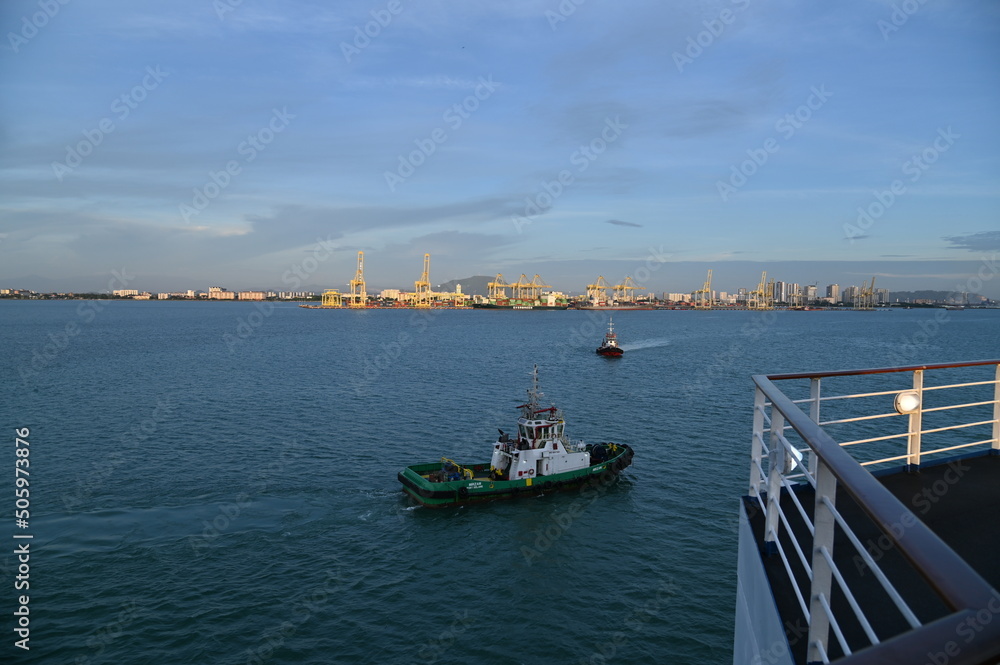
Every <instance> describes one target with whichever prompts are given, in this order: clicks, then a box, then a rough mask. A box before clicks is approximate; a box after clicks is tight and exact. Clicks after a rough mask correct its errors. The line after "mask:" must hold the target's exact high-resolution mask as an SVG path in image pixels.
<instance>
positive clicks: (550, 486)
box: [542, 480, 556, 491]
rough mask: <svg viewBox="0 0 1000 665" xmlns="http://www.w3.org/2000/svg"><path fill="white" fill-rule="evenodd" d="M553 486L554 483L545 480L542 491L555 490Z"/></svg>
mask: <svg viewBox="0 0 1000 665" xmlns="http://www.w3.org/2000/svg"><path fill="white" fill-rule="evenodd" d="M555 486H556V484H555V483H554V482H552V481H551V480H546V481H545V484H544V485H542V489H544V490H546V491H548V490H552V489H555Z"/></svg>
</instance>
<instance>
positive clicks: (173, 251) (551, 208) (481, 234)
mask: <svg viewBox="0 0 1000 665" xmlns="http://www.w3.org/2000/svg"><path fill="white" fill-rule="evenodd" d="M0 28H2V32H3V35H4V36H5V37H4V39H3V40H0V49H2V50H3V53H2V57H0V72H2V75H3V81H4V88H5V95H4V102H3V104H2V105H0V121H2V123H3V126H4V127H5V130H4V132H3V134H2V135H0V140H2V141H3V146H4V150H3V151H0V169H2V170H3V174H4V178H3V179H2V180H0V192H2V193H3V202H2V203H0V284H2V285H4V286H6V287H9V288H28V289H32V290H39V291H70V290H87V289H94V288H98V287H99V286H100V285H101V284H106V283H107V281H108V279H109V276H110V275H111V273H112V271H126V272H128V273H130V274H134V275H135V281H134V282H133V284H135V285H136V288H142V289H143V290H164V291H179V290H184V289H188V288H192V287H194V286H195V285H197V284H202V285H207V284H216V283H227V284H230V285H231V287H230V288H233V289H241V290H242V289H267V290H299V289H300V288H301V289H306V288H309V289H314V290H321V289H325V288H338V289H341V290H343V288H344V285H346V283H347V281H348V280H349V279H350V278H351V277H352V276H353V272H354V266H353V256H354V255H355V254H356V252H357V251H359V250H360V251H364V252H365V253H366V260H367V261H369V262H370V263H369V265H367V266H366V268H367V270H366V272H367V273H368V279H369V281H370V283H371V284H372V285H373V288H407V287H408V285H409V284H412V282H413V280H415V279H417V278H418V277H419V276H420V261H421V257H422V255H423V254H424V253H425V252H429V253H431V255H432V256H433V264H432V268H431V280H432V282H434V283H441V282H444V281H448V280H452V279H462V278H466V277H469V276H473V275H493V274H496V273H503V274H504V275H505V276H507V277H508V279H516V278H517V276H519V275H520V274H521V273H525V274H527V275H529V276H531V275H534V274H536V273H537V274H540V275H541V276H542V277H543V278H544V279H545V280H546V282H547V283H549V284H552V285H553V286H554V287H555V288H556V289H558V290H562V291H566V292H574V291H576V290H579V289H580V288H581V287H583V286H584V285H586V284H587V283H590V282H591V281H592V280H593V279H594V278H596V276H597V275H601V274H603V275H605V276H606V277H607V278H608V279H609V280H614V281H617V280H620V279H622V278H623V277H624V276H625V275H633V276H635V275H636V273H637V271H640V270H642V269H643V267H644V266H646V265H647V263H648V262H649V261H650V257H657V258H656V259H655V261H656V269H655V270H653V269H652V268H647V270H648V271H649V272H650V276H649V279H648V280H639V281H641V282H643V283H644V285H646V286H648V287H649V288H650V290H653V291H655V292H662V291H690V290H692V289H697V288H700V287H701V284H702V282H703V281H704V278H705V272H706V270H707V269H708V268H712V269H713V270H714V271H715V275H716V278H715V279H716V280H718V283H719V284H720V285H724V286H720V290H728V291H735V290H736V289H738V288H747V287H749V288H752V287H753V286H755V285H756V282H757V280H758V279H759V275H760V272H761V271H762V270H767V271H768V274H769V275H772V276H774V277H775V278H776V279H778V278H783V279H789V280H795V281H797V282H799V283H801V284H811V283H814V282H815V283H818V284H820V285H821V286H825V285H826V284H829V283H839V284H841V285H842V286H847V285H851V284H856V285H860V284H861V283H862V282H863V281H866V280H870V279H871V278H872V276H873V275H874V276H876V277H877V279H878V281H879V285H880V286H884V287H886V288H889V289H890V290H893V291H911V290H920V289H932V290H943V291H956V290H967V291H974V292H979V293H982V294H983V295H986V296H988V297H991V298H1000V279H997V278H996V275H997V272H998V270H997V258H996V257H997V252H998V251H1000V230H997V221H996V220H997V219H998V215H997V213H998V212H1000V202H998V192H997V190H996V186H995V183H996V182H997V176H998V175H1000V163H998V157H997V155H998V154H1000V151H998V148H1000V140H998V139H1000V133H998V132H997V129H996V122H995V118H994V117H993V116H994V115H995V114H994V112H993V109H995V108H997V106H998V104H997V102H998V101H1000V86H997V85H996V83H997V78H998V73H1000V38H998V37H1000V35H998V32H1000V8H998V7H996V6H995V5H994V4H991V3H987V2H972V3H952V2H941V3H924V4H922V3H918V2H903V3H899V2H890V1H888V0H849V1H848V2H846V3H844V4H841V5H838V6H836V7H826V6H817V5H808V4H807V5H801V4H799V3H793V2H783V3H777V4H775V3H770V4H768V5H761V4H758V3H754V2H751V0H732V1H729V0H720V1H715V2H703V3H697V4H691V3H665V4H659V3H652V2H640V3H637V4H635V5H632V6H629V7H628V8H627V9H625V10H623V8H621V7H617V6H602V5H600V4H595V3H577V2H563V3H559V2H555V1H553V0H524V1H521V2H514V3H506V4H503V5H491V4H474V3H463V4H461V5H457V6H453V5H452V4H448V3H435V2H429V3H422V4H420V5H413V6H410V5H409V4H407V3H405V2H402V1H401V0H398V1H397V0H387V1H385V2H375V3H364V2H344V3H339V4H338V5H337V6H336V7H335V8H331V7H325V6H320V5H317V4H314V3H312V2H306V1H299V0H286V1H283V2H278V3H272V4H270V5H267V6H258V5H255V4H253V3H249V2H240V1H236V0H219V1H218V2H215V3H210V2H204V1H201V0H199V1H197V2H196V1H195V0H180V1H179V2H177V3H171V5H169V6H163V7H157V8H156V9H155V11H149V10H144V9H143V8H141V7H138V6H135V5H134V4H132V3H125V2H121V1H119V0H113V1H109V2H104V3H100V4H99V5H95V6H84V5H79V6H78V5H77V4H76V3H66V4H62V3H59V2H55V3H39V2H38V1H37V0H32V1H24V0H15V1H12V2H8V3H4V6H3V7H2V8H0ZM660 257H662V260H661V258H660ZM313 264H315V267H314V268H312V269H307V268H309V267H310V266H313ZM296 271H298V273H301V275H302V276H301V277H300V276H299V274H297V273H296ZM289 273H291V274H292V275H293V276H294V277H293V279H291V280H289V279H287V278H286V276H287V275H288V274H289ZM295 282H298V285H296V284H295ZM140 284H142V285H143V286H141V287H140V286H139V285H140ZM970 285H971V286H970ZM202 288H204V287H202Z"/></svg>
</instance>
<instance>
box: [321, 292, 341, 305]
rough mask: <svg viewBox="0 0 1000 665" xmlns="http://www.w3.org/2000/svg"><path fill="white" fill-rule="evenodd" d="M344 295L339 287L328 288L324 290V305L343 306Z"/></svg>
mask: <svg viewBox="0 0 1000 665" xmlns="http://www.w3.org/2000/svg"><path fill="white" fill-rule="evenodd" d="M343 306H344V296H343V294H341V293H340V291H338V290H337V289H327V290H326V291H324V292H323V307H343Z"/></svg>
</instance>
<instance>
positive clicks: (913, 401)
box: [893, 390, 920, 415]
mask: <svg viewBox="0 0 1000 665" xmlns="http://www.w3.org/2000/svg"><path fill="white" fill-rule="evenodd" d="M893 406H894V407H896V413H898V414H900V415H906V414H908V413H913V412H914V411H916V410H917V409H919V408H920V393H918V392H917V391H916V390H904V391H903V392H901V393H898V394H897V395H896V399H895V401H894V402H893Z"/></svg>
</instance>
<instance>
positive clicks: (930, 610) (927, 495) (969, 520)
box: [744, 451, 1000, 663]
mask: <svg viewBox="0 0 1000 665" xmlns="http://www.w3.org/2000/svg"><path fill="white" fill-rule="evenodd" d="M991 452H993V453H995V452H996V451H986V453H985V454H980V455H977V456H965V457H957V458H953V459H951V460H946V461H943V462H939V463H936V464H934V465H924V466H922V467H921V468H920V470H919V471H915V472H908V471H905V470H902V469H900V470H898V471H895V472H888V473H884V474H881V475H879V474H876V475H877V477H878V480H879V481H880V483H881V484H882V485H883V486H884V487H885V488H886V489H888V490H889V491H890V492H891V493H892V494H893V495H894V496H895V497H896V498H897V499H899V501H900V502H901V503H902V504H903V505H904V506H906V507H907V508H908V509H910V511H912V513H913V515H914V516H916V517H917V518H918V519H920V520H921V521H923V523H924V524H926V525H927V527H929V528H930V529H931V531H933V532H934V534H936V535H937V536H938V537H939V538H940V539H941V540H943V541H944V542H945V543H946V544H947V545H948V546H949V547H951V548H952V549H953V550H954V551H955V553H957V554H958V555H959V556H960V557H961V558H963V559H964V560H965V561H966V562H967V563H968V564H969V565H970V566H971V567H972V568H973V569H974V570H975V571H976V572H977V573H979V575H981V576H982V577H983V578H984V579H985V580H986V581H987V582H988V583H989V584H990V585H991V586H992V587H993V588H994V589H997V588H1000V558H998V552H1000V519H998V515H997V513H998V510H1000V456H998V455H996V454H990V453H991ZM796 494H797V496H798V498H799V500H800V502H801V503H802V506H803V507H804V509H805V512H806V513H807V514H808V516H809V518H810V520H812V519H813V506H814V497H815V491H814V490H813V488H812V486H811V485H809V484H803V485H801V486H799V487H797V488H796ZM781 495H782V496H781V507H782V511H783V512H784V514H785V515H787V516H789V517H790V518H792V516H794V518H795V519H790V521H791V529H792V532H793V533H794V535H795V536H796V537H797V538H798V540H799V542H806V543H807V542H809V539H810V535H809V533H808V531H807V529H806V527H805V525H804V523H803V522H802V520H801V519H800V518H799V514H798V511H797V508H796V507H795V505H794V503H793V501H792V499H791V497H790V496H788V494H787V492H782V493H781ZM744 506H745V510H746V513H747V516H748V518H749V523H750V526H751V528H752V530H753V535H754V539H755V542H756V544H757V546H758V552H759V554H760V556H761V561H762V562H763V566H764V570H765V572H766V574H767V578H768V582H769V584H770V588H771V591H772V593H773V596H774V600H775V604H776V606H777V610H778V613H779V615H780V618H781V621H782V623H783V624H784V627H785V634H786V636H787V638H788V645H789V649H790V652H791V655H792V658H793V660H794V662H795V663H805V662H806V647H807V644H806V643H807V639H806V634H805V628H804V627H805V626H807V625H808V624H807V622H806V620H805V617H804V615H803V612H802V609H801V607H800V605H799V603H798V602H797V601H796V597H795V592H794V590H793V588H792V584H791V581H790V579H789V577H788V574H787V572H786V570H785V567H784V564H783V562H782V560H781V557H779V556H778V555H777V554H768V553H767V552H766V548H765V546H764V515H763V511H761V510H760V508H759V504H758V502H757V501H756V500H755V499H750V498H749V497H744ZM836 507H837V509H838V510H839V511H841V514H842V515H843V517H844V519H845V520H846V521H847V522H848V524H850V525H851V527H852V529H853V530H854V532H855V534H856V535H857V537H858V539H859V540H860V541H861V543H862V544H864V546H865V547H866V549H867V550H868V552H869V553H870V554H871V555H872V558H873V559H875V561H876V562H877V563H878V565H879V566H880V567H881V569H882V571H883V572H884V573H885V575H886V576H887V577H888V578H889V579H890V580H892V581H893V584H894V585H895V586H896V588H897V589H899V590H900V593H901V595H902V596H903V597H904V599H905V600H906V602H907V603H908V604H909V605H910V607H911V608H912V609H913V611H914V613H915V614H916V615H917V617H919V619H920V620H921V622H923V623H927V622H930V621H933V620H935V619H938V618H940V617H943V616H945V615H947V614H948V613H949V612H950V611H951V610H949V608H947V607H946V606H945V605H944V603H943V602H942V601H941V599H940V598H939V596H938V595H937V594H935V593H934V592H933V591H932V590H931V589H930V588H929V587H928V585H927V584H926V582H925V581H924V580H923V579H922V578H921V576H920V575H919V574H918V573H917V572H916V570H915V569H914V568H913V567H912V566H911V565H910V563H909V562H908V561H907V560H906V559H905V558H904V557H903V556H902V554H901V553H900V552H899V549H898V547H896V546H895V545H893V544H892V543H891V541H890V539H889V538H888V537H887V536H886V535H884V534H883V532H882V531H881V530H879V528H878V527H877V526H876V525H875V524H874V522H873V521H872V520H871V519H870V518H869V517H868V516H867V515H866V514H865V513H864V512H863V511H862V510H861V508H860V507H859V506H858V505H857V503H856V502H855V501H854V500H853V499H852V498H851V497H850V496H848V495H847V493H846V492H839V493H838V494H837V497H836ZM898 529H899V531H900V533H904V532H905V529H906V525H905V524H899V525H898ZM780 538H781V540H782V544H783V545H784V547H785V548H786V550H789V549H790V548H791V544H790V540H789V538H788V534H787V533H784V532H783V533H782V535H781V537H780ZM833 558H834V560H835V561H836V563H837V565H838V567H839V569H840V571H841V573H842V574H843V576H844V578H845V580H846V582H847V584H848V586H849V587H850V588H851V590H852V591H853V593H854V595H855V597H856V598H857V601H858V603H859V604H860V605H861V607H863V608H865V613H866V615H867V616H868V618H869V619H870V620H871V622H872V628H873V629H874V630H875V632H876V634H877V635H878V636H879V638H880V639H882V640H885V639H887V638H889V637H891V636H894V635H899V634H902V633H904V632H906V631H908V630H909V629H910V626H909V625H907V623H906V621H905V620H904V619H903V617H902V616H900V614H899V613H898V612H897V611H895V608H894V606H893V604H892V602H891V600H890V598H889V597H888V595H887V594H886V593H885V591H884V590H883V589H882V587H881V585H879V584H878V583H877V582H876V580H875V577H874V575H873V574H872V572H871V571H870V570H869V569H868V567H867V566H866V565H865V563H864V562H863V561H862V560H861V557H860V556H859V555H858V554H857V552H856V550H855V549H854V548H853V547H851V545H850V543H849V542H848V540H847V538H846V536H845V535H844V534H843V533H838V534H837V536H836V538H835V540H834V547H833ZM793 559H794V557H793ZM792 564H793V566H792V568H793V571H794V572H795V576H796V578H797V579H798V580H799V582H800V584H802V583H806V582H807V577H806V573H805V571H804V570H803V569H802V568H801V566H798V567H797V568H796V566H795V564H797V562H795V561H794V560H793V561H792ZM831 606H832V608H833V611H834V613H835V614H837V615H838V616H841V617H849V616H850V615H851V612H850V608H849V607H848V603H847V600H846V599H845V597H844V595H843V594H842V593H836V592H834V594H833V597H832V598H831ZM987 619H988V620H996V621H1000V616H997V617H993V616H992V615H991V616H990V617H987ZM977 627H978V626H972V625H970V626H968V627H967V630H968V631H969V634H970V635H971V634H972V631H973V630H975V629H976V628H977ZM841 628H842V629H843V632H844V636H845V637H846V638H847V641H848V642H849V643H860V642H862V641H863V640H864V633H863V632H862V628H861V626H860V624H858V623H857V622H856V621H855V622H849V621H845V622H843V623H842V625H841ZM963 637H964V635H963V633H962V631H961V630H959V631H958V634H957V636H956V642H957V643H958V644H961V643H962V638H963ZM841 655H843V654H842V652H841V651H840V649H839V647H838V646H836V645H835V644H833V643H831V649H830V658H831V660H834V659H836V658H837V657H839V656H841Z"/></svg>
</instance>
